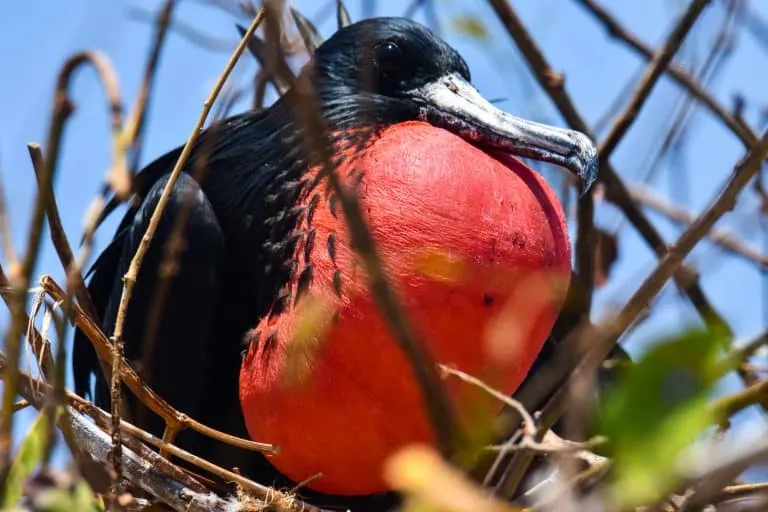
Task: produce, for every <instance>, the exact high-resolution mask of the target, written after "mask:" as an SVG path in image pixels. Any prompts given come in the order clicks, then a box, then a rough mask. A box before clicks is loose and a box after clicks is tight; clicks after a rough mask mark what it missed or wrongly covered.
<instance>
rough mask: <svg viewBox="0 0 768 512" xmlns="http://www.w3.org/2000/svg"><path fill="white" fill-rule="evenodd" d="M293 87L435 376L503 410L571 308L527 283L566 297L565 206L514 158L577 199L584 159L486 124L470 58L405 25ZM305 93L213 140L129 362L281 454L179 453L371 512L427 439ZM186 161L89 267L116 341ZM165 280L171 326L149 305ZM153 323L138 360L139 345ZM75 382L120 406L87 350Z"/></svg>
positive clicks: (170, 394)
mask: <svg viewBox="0 0 768 512" xmlns="http://www.w3.org/2000/svg"><path fill="white" fill-rule="evenodd" d="M298 81H299V83H303V84H310V86H311V87H310V89H311V90H312V91H313V93H314V98H315V100H316V101H317V105H318V107H319V113H320V116H321V118H322V123H323V128H324V131H325V135H326V136H327V138H328V141H329V147H330V148H332V150H333V154H334V165H335V167H336V169H337V171H338V175H339V176H340V177H341V179H342V182H343V184H344V185H345V186H346V187H348V188H349V190H351V191H354V192H355V193H356V194H357V195H358V197H359V202H360V205H361V206H362V210H363V212H364V216H365V220H366V222H367V224H368V228H369V229H370V232H371V234H372V236H373V238H374V240H375V242H376V244H377V247H378V249H379V251H380V252H381V254H382V258H383V261H384V263H385V270H386V272H387V274H388V277H389V278H390V280H391V282H392V285H393V286H394V288H395V289H396V291H397V293H398V296H399V298H400V299H401V301H402V303H403V305H404V307H405V308H406V310H407V312H408V313H409V315H411V317H412V319H413V323H414V326H415V328H416V331H417V332H418V337H419V339H421V340H423V341H424V343H425V344H426V345H427V346H428V348H429V349H430V350H431V353H432V355H433V356H434V357H435V358H436V359H437V360H439V361H440V362H443V363H446V364H450V365H455V366H457V367H459V368H461V369H463V370H465V371H467V372H468V373H474V374H484V375H489V378H490V379H491V380H492V382H493V383H494V384H495V385H496V386H497V387H498V388H499V389H501V390H502V391H503V392H505V393H510V394H511V393H513V392H514V391H515V389H516V388H517V387H518V386H519V385H520V383H521V382H522V381H523V379H524V378H525V376H526V373H527V372H528V370H529V369H530V368H531V365H532V364H533V362H534V360H535V358H536V355H537V354H538V353H539V351H540V350H541V347H542V345H543V344H544V342H545V340H546V339H547V336H548V334H549V331H550V329H551V328H552V325H553V323H554V321H555V318H556V317H557V313H558V307H559V304H560V303H559V302H558V299H557V297H554V296H553V297H552V298H551V299H552V300H549V298H548V299H547V300H542V299H541V296H542V294H543V295H545V296H546V293H544V292H543V291H542V290H544V289H545V288H546V287H547V286H546V284H544V281H541V280H538V281H537V280H536V279H535V277H536V276H537V275H542V274H543V275H549V274H557V275H562V276H567V277H565V279H566V280H567V278H568V277H569V276H570V265H571V262H570V257H571V247H570V242H569V238H568V232H567V228H566V223H565V220H564V219H565V217H564V214H563V212H562V208H561V206H560V204H559V202H558V200H557V197H556V195H555V194H554V193H553V191H552V190H551V188H550V187H549V186H548V185H547V183H546V182H545V181H544V180H543V178H542V177H541V176H540V175H538V174H537V173H535V172H534V171H533V170H531V168H529V167H527V166H526V165H525V164H523V163H522V161H521V160H519V159H518V158H519V157H523V158H531V159H536V160H539V161H543V162H548V163H551V164H555V165H559V166H561V167H563V168H565V169H567V170H569V171H571V172H572V173H573V174H575V175H576V176H577V177H578V179H579V182H580V184H581V190H582V192H583V191H586V190H587V189H588V188H589V187H590V185H591V184H592V183H593V181H594V180H595V178H596V173H597V157H596V150H595V147H594V145H593V143H592V142H591V141H590V140H589V139H588V137H586V136H585V135H583V134H581V133H578V132H575V131H571V130H566V129H562V128H557V127H553V126H547V125H542V124H539V123H535V122H532V121H529V120H525V119H521V118H518V117H515V116H513V115H510V114H508V113H505V112H503V111H501V110H500V109H498V108H497V107H495V106H494V105H493V104H491V103H490V102H488V101H487V100H485V99H484V98H483V97H482V96H481V95H480V93H479V92H478V91H477V89H476V88H475V87H474V86H473V85H472V83H471V76H470V71H469V68H468V66H467V64H466V62H465V61H464V59H463V58H462V57H461V56H460V55H459V53H458V52H457V51H456V50H455V49H453V48H452V47H451V46H449V45H448V44H447V43H445V42H444V41H442V40H441V39H439V38H438V37H436V36H435V35H434V34H433V33H432V32H431V31H430V30H429V29H427V28H426V27H424V26H422V25H420V24H418V23H416V22H414V21H411V20H408V19H403V18H374V19H368V20H363V21H360V22H357V23H354V24H351V25H349V26H347V27H344V28H341V29H340V30H338V31H337V32H336V33H335V34H334V35H332V36H331V37H330V38H329V39H328V40H326V41H325V42H324V43H322V44H321V45H320V46H319V47H318V48H317V49H316V51H315V52H314V55H313V56H312V58H311V60H310V61H309V62H308V63H307V64H306V65H305V66H304V67H303V68H302V70H301V72H300V74H299V76H298ZM301 90H302V91H305V90H306V87H303V88H302V89H301ZM298 94H304V92H300V91H299V90H298V89H296V88H294V89H291V90H288V91H287V92H286V93H285V94H284V95H283V96H282V97H281V98H280V99H278V100H277V101H276V102H275V103H274V104H273V105H272V106H270V107H269V108H266V109H263V110H259V111H247V112H244V113H241V114H238V115H235V116H233V117H230V118H227V119H225V120H223V121H220V122H217V123H215V124H214V125H212V126H211V127H210V128H208V129H207V130H205V131H204V132H203V133H201V135H200V137H199V139H198V141H197V143H196V145H195V147H194V149H193V153H192V158H191V159H190V163H189V164H188V165H187V168H186V169H185V172H184V173H183V174H182V176H181V177H180V179H179V180H178V182H177V183H176V184H175V186H174V187H173V191H172V196H171V201H170V203H169V205H168V208H167V210H166V211H165V214H164V215H163V217H162V220H161V223H160V226H159V229H158V230H157V232H156V235H155V237H154V240H153V243H152V244H151V245H150V248H149V251H148V253H147V255H146V257H145V260H144V263H143V266H142V267H141V271H140V273H139V276H138V279H137V282H136V285H135V289H134V294H133V299H132V301H131V303H130V305H129V309H128V313H127V317H126V318H127V319H126V324H125V333H124V337H125V354H126V358H127V360H128V361H129V362H130V363H131V364H132V365H135V366H136V367H137V370H138V371H139V372H140V373H141V374H142V375H143V376H144V377H145V378H146V379H147V381H148V383H149V384H150V386H152V387H153V388H154V389H155V390H156V391H157V392H158V393H159V394H160V395H161V396H163V397H164V398H165V399H166V400H168V402H169V403H170V404H172V405H173V406H174V407H176V408H178V409H179V410H181V411H183V412H185V413H187V414H189V415H190V416H192V417H194V418H196V419H197V420H199V421H201V422H203V423H206V424H208V425H210V426H212V427H214V428H216V429H219V430H222V431H225V432H227V433H230V434H233V435H238V436H241V437H247V436H249V435H250V437H252V438H253V439H255V440H258V441H263V442H270V443H276V444H279V445H280V448H281V452H280V454H279V455H276V456H273V457H271V458H269V460H268V461H267V460H266V458H264V457H263V456H261V455H259V454H256V453H253V452H246V451H244V450H240V449H237V448H233V447H228V446H226V445H224V444H222V443H219V442H217V441H213V440H211V439H208V438H205V437H203V436H201V435H198V434H196V433H194V432H189V431H185V432H183V433H182V434H181V435H180V437H179V438H178V439H177V444H178V445H179V446H180V447H182V448H184V449H186V450H188V451H191V452H193V453H195V454H197V455H199V456H202V457H206V458H208V459H209V460H212V461H213V462H215V463H218V464H221V465H223V466H227V467H233V466H236V467H238V468H239V469H240V470H241V471H242V472H243V473H244V474H246V475H248V476H251V477H252V478H255V479H257V480H259V481H261V482H263V483H267V484H269V483H275V484H277V485H281V486H287V485H290V484H291V483H294V482H300V481H303V480H305V479H307V478H310V477H312V476H313V475H314V474H316V473H322V475H323V476H322V477H321V478H319V479H317V480H312V481H310V482H309V483H307V487H308V488H309V493H310V494H311V495H312V494H313V493H314V494H313V495H315V496H320V497H334V496H335V497H339V500H341V501H339V500H336V501H334V499H335V498H333V499H331V498H329V500H330V501H328V502H333V503H347V504H348V503H364V501H357V502H355V501H354V499H353V498H355V497H364V496H369V495H376V494H377V493H382V492H386V491H387V487H386V484H385V483H384V481H383V479H382V477H381V465H382V463H383V461H384V460H385V458H386V457H387V456H388V455H389V454H391V453H392V452H393V451H394V450H395V449H397V448H398V447H399V446H402V445H403V444H407V443H409V442H431V441H432V440H433V439H432V435H433V434H432V432H431V429H430V426H429V423H428V421H427V417H426V414H425V412H424V410H423V406H422V402H421V400H420V392H419V389H418V386H417V385H416V383H415V381H414V379H413V376H412V374H411V372H410V369H409V367H408V365H407V364H406V362H405V359H404V356H403V354H402V353H401V352H400V350H399V348H398V347H397V345H396V344H395V342H394V341H393V338H392V334H391V332H390V331H389V329H388V327H387V325H386V323H385V322H384V321H383V320H382V317H381V316H380V314H379V313H378V311H377V308H376V306H375V302H374V301H373V299H372V296H371V292H370V291H369V289H368V286H367V280H366V278H365V275H364V273H363V270H362V267H361V266H360V265H359V262H358V261H357V259H356V253H355V251H354V248H353V247H351V244H350V241H349V236H348V230H347V227H346V225H345V221H344V219H343V217H342V215H341V214H340V213H339V211H338V210H339V208H338V198H336V197H335V194H334V192H333V190H332V189H331V188H330V187H329V185H328V182H327V179H326V177H325V176H324V175H323V173H321V172H319V171H318V169H319V168H320V167H321V165H320V164H321V162H319V161H318V156H317V152H316V151H315V150H314V149H313V148H312V146H311V144H309V143H308V142H307V140H308V138H309V137H308V136H307V132H306V128H305V126H304V124H303V123H302V121H301V116H299V115H298V113H297V112H296V105H297V104H298V103H299V102H298V99H297V98H298V96H297V95H298ZM180 152H181V147H179V148H176V149H174V150H172V151H170V152H168V153H167V154H165V155H163V156H161V157H159V158H158V159H157V160H155V161H154V162H152V163H150V164H149V165H148V166H147V167H146V168H145V169H144V170H143V171H142V172H141V173H140V176H141V179H140V180H137V183H139V185H138V187H137V189H136V191H135V197H134V200H133V201H132V203H131V205H130V206H129V208H128V211H127V213H126V214H125V216H124V217H123V219H122V221H121V223H120V225H119V226H118V229H117V232H116V234H115V236H114V238H113V240H112V242H111V243H110V244H109V246H108V247H107V248H106V249H105V250H104V251H103V253H102V254H101V255H100V257H99V258H98V260H97V261H96V263H95V264H94V267H93V269H92V277H91V280H90V283H89V286H88V287H89V290H90V293H91V296H92V298H93V300H94V303H95V305H96V308H97V312H98V314H99V315H100V317H101V322H102V327H103V328H104V330H105V332H107V333H111V332H112V331H113V329H114V324H115V318H116V313H117V307H118V303H119V300H120V295H121V291H122V281H121V279H122V276H123V275H124V274H125V272H126V270H127V268H128V264H129V262H130V259H131V257H132V256H133V254H134V253H135V251H136V249H137V246H138V243H139V240H140V239H141V236H142V234H143V233H144V231H145V230H146V228H147V224H148V222H149V218H150V216H151V214H152V212H153V210H154V208H155V206H156V204H157V202H158V200H159V197H160V194H161V191H162V190H163V188H164V187H165V185H166V183H167V180H168V177H169V174H170V171H171V169H172V167H173V165H174V164H175V162H176V160H177V158H178V156H179V154H180ZM201 168H202V169H204V171H205V172H204V173H203V174H198V173H197V172H198V171H199V170H200V169H201ZM185 202H187V204H188V206H187V210H186V212H185V215H187V222H186V225H185V227H184V228H183V239H184V244H185V245H184V248H183V250H182V251H181V253H180V255H179V256H178V259H177V260H176V262H175V264H174V265H173V266H172V268H171V269H169V268H168V265H167V264H164V263H163V262H164V261H165V254H166V248H165V244H166V242H168V240H169V239H170V238H171V236H172V233H173V230H174V226H175V218H176V217H177V216H178V215H179V213H180V212H181V211H182V209H183V208H184V206H183V205H184V204H185ZM169 271H170V272H172V276H171V280H170V288H169V291H168V293H167V295H166V296H165V300H164V303H163V304H162V305H160V304H157V303H156V302H155V295H156V293H157V290H158V288H159V286H160V283H161V281H162V280H163V276H164V275H165V273H167V272H169ZM547 297H548V296H547ZM545 298H546V297H545ZM157 308H161V309H160V314H159V315H158V322H157V325H156V328H155V329H154V332H153V333H152V335H153V336H152V338H153V339H154V340H156V341H155V342H154V343H152V344H151V346H152V348H151V353H150V354H148V353H147V351H148V350H149V349H147V348H146V347H145V345H144V338H145V336H146V332H145V331H146V330H147V325H148V323H150V322H149V321H148V318H150V317H152V315H153V313H154V312H156V310H157ZM499 318H507V319H509V318H513V319H517V320H519V321H520V322H521V323H520V325H525V326H526V327H525V328H524V329H523V328H520V329H518V331H519V332H518V333H517V334H518V335H517V336H512V337H511V339H512V340H513V341H510V342H509V344H508V346H499V345H498V343H496V345H495V346H492V345H493V344H490V345H489V344H484V342H483V339H484V338H485V337H486V336H485V335H486V333H487V331H489V329H491V327H489V326H491V324H494V322H496V324H498V319H499ZM307 319H309V321H308V320H307ZM494 325H495V324H494ZM505 325H506V324H505ZM307 329H309V333H310V334H309V335H307ZM244 343H245V345H244ZM299 345H300V346H299ZM244 346H245V349H243V347H244ZM489 372H490V373H489ZM74 373H75V384H76V391H77V392H78V393H81V394H88V393H91V390H90V379H91V376H94V375H95V382H96V384H95V389H94V391H93V393H92V396H93V397H94V400H95V402H96V403H97V404H98V405H101V406H102V407H108V405H109V392H108V387H107V384H106V382H105V381H104V379H103V378H102V376H101V375H100V371H99V368H98V361H97V358H96V354H95V352H94V351H93V349H92V348H91V346H90V344H89V342H88V340H87V339H86V338H85V337H84V335H83V333H82V332H77V333H76V338H75V347H74ZM447 388H448V390H449V392H450V393H451V396H452V397H453V398H455V399H456V400H457V401H461V400H460V398H461V397H464V396H465V395H463V394H462V393H464V391H462V389H463V388H461V387H460V386H452V385H448V386H447ZM467 396H468V395H467ZM472 396H474V395H472ZM128 399H129V405H130V409H131V410H130V411H129V413H130V415H131V417H132V418H134V419H136V418H143V419H140V420H136V421H139V422H140V424H141V426H143V427H144V428H147V429H148V430H149V431H151V432H153V433H154V434H156V435H160V434H162V432H163V424H162V422H161V421H160V419H158V418H155V417H151V415H149V416H147V415H146V414H144V415H142V414H141V413H142V411H143V412H144V413H146V411H145V410H144V409H143V408H142V404H140V403H139V402H138V400H136V399H135V398H133V397H132V396H131V395H130V394H129V396H128ZM497 410H498V409H496V410H494V411H490V412H495V411H497ZM465 419H466V418H465ZM347 498H349V499H347ZM318 499H319V498H318ZM345 499H346V501H345ZM321 501H322V500H321ZM360 510H373V508H368V507H367V506H365V505H363V508H361V509H360Z"/></svg>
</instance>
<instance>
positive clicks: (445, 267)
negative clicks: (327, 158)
mask: <svg viewBox="0 0 768 512" xmlns="http://www.w3.org/2000/svg"><path fill="white" fill-rule="evenodd" d="M501 160H503V162H502V161H501ZM501 160H500V159H496V158H493V157H491V156H489V155H488V154H486V153H484V152H483V151H481V150H480V149H478V148H476V147H474V146H472V145H470V144H468V143H467V142H465V141H464V140H463V139H461V138H459V137H457V136H455V135H453V134H451V133H449V132H447V131H445V130H442V129H439V128H435V127H432V126H431V125H428V124H424V123H417V122H411V123H403V124H399V125H395V126H393V127H390V128H388V129H387V130H386V131H384V132H383V133H382V134H381V135H380V137H379V138H378V139H377V140H376V141H374V142H373V143H372V144H371V145H369V146H368V148H367V149H366V150H365V151H364V152H363V153H362V154H360V155H357V156H356V157H354V158H350V159H348V160H347V161H346V162H345V165H344V166H343V168H342V169H340V170H339V172H340V176H342V177H343V178H344V183H345V185H346V186H348V187H349V189H350V190H352V189H354V190H356V193H357V194H358V197H359V201H360V206H361V209H362V212H363V216H364V219H365V221H366V223H367V225H368V228H369V230H370V232H371V234H372V236H373V239H374V241H375V243H376V248H377V250H378V252H379V254H380V256H381V258H382V260H383V261H384V268H385V271H386V274H387V276H388V279H389V281H390V283H391V284H392V286H393V287H394V288H395V290H396V292H397V295H398V297H399V299H400V301H401V303H402V304H403V306H404V308H405V309H406V313H407V314H408V316H409V319H410V321H411V324H412V325H413V327H414V329H415V331H416V335H417V338H418V339H419V340H421V341H423V342H424V343H425V344H426V346H427V348H428V350H429V352H430V353H431V354H432V355H433V356H434V358H435V359H437V361H438V362H440V363H443V364H446V365H453V366H456V367H458V368H460V369H462V370H464V371H466V372H468V373H470V374H473V375H475V376H477V377H480V378H483V379H485V380H487V381H488V382H489V383H491V384H492V385H494V386H496V387H498V388H499V389H500V390H501V391H503V392H504V393H512V392H514V390H515V389H516V388H517V387H518V386H519V385H520V383H521V382H522V381H523V379H524V378H525V375H526V373H527V371H528V369H529V368H530V366H531V364H532V363H533V361H534V359H535V357H536V355H537V354H538V352H539V350H540V349H541V347H542V345H543V343H544V341H545V339H546V337H547V336H548V334H549V331H550V330H551V328H552V325H553V323H554V321H555V319H556V316H557V313H558V309H559V306H560V304H561V299H562V296H563V293H564V290H565V287H567V284H568V282H567V279H568V277H569V275H570V273H569V271H570V255H571V249H570V244H569V239H568V233H567V228H566V223H565V220H564V215H563V212H562V210H561V207H560V205H559V203H558V201H557V199H556V196H555V195H554V193H553V192H552V190H551V189H550V188H549V186H548V185H547V184H546V183H545V182H544V180H543V179H542V178H541V177H540V176H539V175H538V174H536V173H534V172H533V171H532V170H531V169H529V168H528V167H526V166H524V165H523V164H522V163H520V162H519V161H517V160H515V159H512V158H506V159H505V158H503V157H502V159H501ZM303 201H304V202H305V204H306V206H307V214H306V215H305V216H304V217H303V219H302V220H301V222H300V224H299V226H298V227H297V230H299V231H300V232H302V234H303V236H302V242H301V243H300V244H299V246H298V247H297V249H296V254H295V263H296V271H295V274H294V278H293V279H292V281H291V283H290V284H289V285H288V287H287V289H286V290H284V291H283V292H282V294H283V299H281V300H283V303H281V304H280V307H279V308H277V312H276V313H275V314H271V315H268V316H267V317H265V318H264V319H262V321H261V322H260V323H259V325H258V326H255V328H254V329H253V330H252V331H250V333H249V337H250V341H251V345H250V348H249V350H248V352H247V354H246V356H245V358H244V360H243V366H242V371H241V377H240V395H241V403H242V407H243V411H244V415H245V418H246V423H247V425H248V429H249V432H250V435H251V436H252V437H253V438H255V439H257V440H260V441H265V442H272V443H278V444H279V445H280V446H281V454H280V455H277V456H275V457H274V458H273V463H274V464H275V466H277V467H278V469H280V470H281V471H282V472H283V473H285V474H286V475H288V476H289V477H291V478H292V479H294V480H296V481H301V480H304V479H306V478H309V477H311V476H312V475H313V474H315V473H318V472H322V473H323V477H322V478H320V479H318V480H315V481H313V482H312V483H311V484H310V486H311V487H313V488H315V489H317V490H320V491H323V492H328V493H334V494H366V493H372V492H378V491H382V490H384V489H385V485H384V483H383V480H382V478H381V476H380V475H381V472H380V469H381V464H382V462H383V461H384V460H385V459H386V457H387V456H388V455H389V454H391V453H392V452H393V451H394V450H396V449H397V448H398V447H400V446H403V445H405V444H408V443H411V442H431V441H432V440H433V436H432V432H431V430H430V427H429V423H428V421H427V416H426V414H425V412H424V409H423V407H422V405H421V395H420V392H419V389H418V387H417V385H416V383H415V380H414V379H413V377H412V374H411V370H410V367H409V365H408V363H407V361H406V359H405V358H404V356H403V354H402V353H401V351H400V349H399V348H398V345H397V343H396V342H395V340H394V339H393V337H392V335H391V331H390V330H389V328H388V326H387V324H386V322H385V321H384V320H383V318H382V316H381V315H380V314H379V312H378V310H377V306H376V302H375V300H374V298H373V297H372V295H371V293H370V292H369V290H368V281H367V278H366V273H365V271H364V269H363V266H362V263H361V260H360V259H359V258H358V256H357V255H356V253H355V252H354V250H353V249H352V246H351V244H350V238H349V235H348V231H347V229H346V225H345V221H344V217H343V214H342V211H341V207H340V205H339V204H338V199H337V198H336V197H335V195H334V194H333V192H332V191H330V190H329V189H326V185H325V184H324V183H321V184H320V185H319V186H318V187H317V188H316V189H315V190H314V192H313V193H312V194H309V195H308V196H307V197H306V198H305V199H304V200H303ZM285 297H288V298H287V299H285ZM445 384H446V389H447V390H448V391H449V393H451V396H452V398H453V399H454V403H455V404H456V406H457V407H458V408H459V409H460V410H461V413H462V414H461V416H462V419H463V420H464V422H465V426H466V427H468V428H473V427H474V426H475V425H474V423H473V422H475V421H478V422H487V420H488V419H489V418H490V417H491V415H492V414H494V413H495V412H497V411H498V409H499V407H498V405H496V404H492V403H488V402H484V397H481V396H480V395H477V394H476V392H475V391H474V390H470V389H468V388H467V387H466V385H462V384H460V383H458V382H455V381H453V380H448V381H446V382H445Z"/></svg>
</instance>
